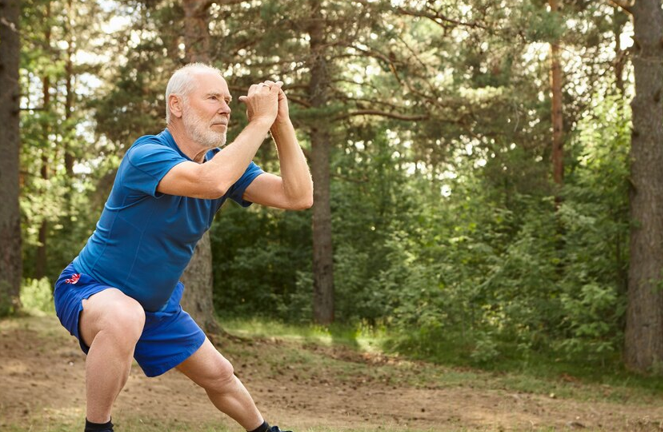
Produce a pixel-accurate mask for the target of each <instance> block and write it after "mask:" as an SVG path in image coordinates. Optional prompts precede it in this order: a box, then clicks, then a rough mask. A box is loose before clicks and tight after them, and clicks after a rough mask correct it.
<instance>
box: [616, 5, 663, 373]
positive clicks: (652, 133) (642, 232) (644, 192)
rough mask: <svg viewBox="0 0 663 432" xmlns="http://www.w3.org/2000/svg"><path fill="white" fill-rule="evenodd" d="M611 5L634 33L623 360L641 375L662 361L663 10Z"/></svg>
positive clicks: (648, 7)
mask: <svg viewBox="0 0 663 432" xmlns="http://www.w3.org/2000/svg"><path fill="white" fill-rule="evenodd" d="M614 3H616V4H618V5H619V6H621V7H622V8H623V9H624V11H626V12H627V13H629V14H631V16H632V19H633V28H634V32H635V36H634V46H633V53H632V58H633V69H634V74H635V96H634V98H633V101H632V102H631V108H632V110H633V132H632V134H631V151H630V159H631V177H630V181H631V191H630V197H629V198H630V203H629V205H630V218H631V239H630V254H631V255H630V263H629V275H628V309H627V314H626V335H625V338H626V339H625V361H626V365H627V366H628V367H629V368H631V369H633V370H636V371H642V372H645V371H648V370H651V369H652V368H655V367H660V365H661V362H663V289H662V288H663V169H661V167H663V97H662V93H663V45H662V44H661V41H663V9H662V8H661V1H660V0H637V1H635V2H629V1H626V0H620V1H614Z"/></svg>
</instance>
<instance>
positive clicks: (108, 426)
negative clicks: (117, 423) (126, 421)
mask: <svg viewBox="0 0 663 432" xmlns="http://www.w3.org/2000/svg"><path fill="white" fill-rule="evenodd" d="M85 432H113V423H111V421H110V420H108V421H107V422H106V423H93V422H91V421H90V420H88V419H85Z"/></svg>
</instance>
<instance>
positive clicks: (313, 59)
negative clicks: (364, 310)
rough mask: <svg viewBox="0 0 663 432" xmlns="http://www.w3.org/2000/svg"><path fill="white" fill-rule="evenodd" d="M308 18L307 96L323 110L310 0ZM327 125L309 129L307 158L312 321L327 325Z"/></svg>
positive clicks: (324, 81) (320, 26) (320, 40)
mask: <svg viewBox="0 0 663 432" xmlns="http://www.w3.org/2000/svg"><path fill="white" fill-rule="evenodd" d="M310 8H311V18H310V24H309V27H308V29H307V31H308V34H309V38H310V64H309V69H310V71H311V77H310V81H309V86H308V96H309V101H310V104H311V108H313V109H324V108H326V106H327V104H328V91H329V90H328V83H329V79H330V74H329V68H330V67H331V65H329V62H330V60H328V58H327V56H328V53H327V52H326V49H325V46H326V44H327V41H326V40H325V21H324V18H323V16H322V11H321V8H322V3H321V2H320V1H317V0H311V2H310ZM328 127H329V123H328V122H327V121H325V120H322V119H319V121H317V122H316V123H315V125H314V126H312V127H311V128H310V138H311V148H312V151H311V159H312V164H311V165H312V169H311V171H312V172H311V174H312V176H313V184H314V196H313V202H314V204H313V319H314V321H315V322H316V323H318V324H322V325H329V324H331V323H332V322H333V321H334V263H333V249H332V226H331V205H330V191H329V187H330V175H329V172H330V164H331V158H330V155H331V139H330V136H329V130H328Z"/></svg>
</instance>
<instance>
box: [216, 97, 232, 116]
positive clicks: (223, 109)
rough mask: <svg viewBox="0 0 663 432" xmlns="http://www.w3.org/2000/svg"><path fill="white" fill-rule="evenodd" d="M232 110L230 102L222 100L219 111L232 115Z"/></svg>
mask: <svg viewBox="0 0 663 432" xmlns="http://www.w3.org/2000/svg"><path fill="white" fill-rule="evenodd" d="M231 111H232V110H231V109H230V105H228V102H226V101H225V100H221V106H219V110H218V111H217V112H218V113H219V114H225V115H227V116H230V112H231Z"/></svg>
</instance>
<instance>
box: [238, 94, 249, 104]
mask: <svg viewBox="0 0 663 432" xmlns="http://www.w3.org/2000/svg"><path fill="white" fill-rule="evenodd" d="M247 99H248V97H246V96H240V97H239V99H238V100H239V101H240V102H243V103H246V100H247Z"/></svg>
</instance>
